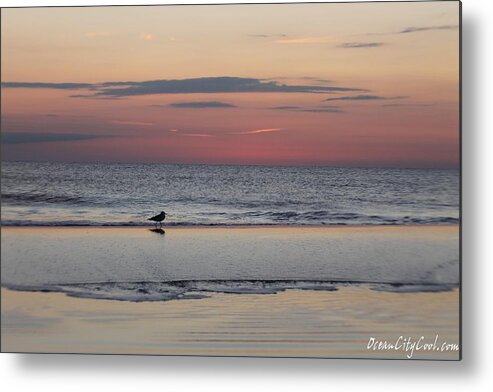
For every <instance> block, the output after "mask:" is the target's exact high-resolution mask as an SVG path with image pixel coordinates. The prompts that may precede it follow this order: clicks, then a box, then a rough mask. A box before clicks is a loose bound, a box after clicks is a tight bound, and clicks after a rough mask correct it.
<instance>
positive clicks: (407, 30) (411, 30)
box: [399, 25, 459, 34]
mask: <svg viewBox="0 0 493 392" xmlns="http://www.w3.org/2000/svg"><path fill="white" fill-rule="evenodd" d="M457 28H459V26H458V25H442V26H425V27H415V26H411V27H407V28H405V29H403V30H401V31H399V34H408V33H417V32H420V31H433V30H455V29H457Z"/></svg>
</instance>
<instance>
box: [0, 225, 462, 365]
mask: <svg viewBox="0 0 493 392" xmlns="http://www.w3.org/2000/svg"><path fill="white" fill-rule="evenodd" d="M457 236H458V227H457V226H454V225H444V226H425V227H423V226H421V227H419V226H379V227H299V226H298V227H236V228H233V227H215V228H209V227H199V228H191V227H182V228H169V229H165V234H164V235H163V234H160V233H156V232H152V231H150V230H149V229H148V228H142V227H139V228H99V227H98V228H89V227H76V228H67V227H64V228H32V227H30V228H18V227H16V228H6V227H4V228H2V286H3V288H2V351H16V352H83V353H97V352H102V353H122V354H123V353H131V354H144V353H145V354H161V355H240V356H246V355H253V356H292V357H326V358H327V357H341V358H344V357H352V358H402V359H406V358H407V357H408V356H410V357H411V358H414V359H419V358H426V359H446V360H453V359H458V358H459V351H456V350H453V349H452V348H451V347H453V346H457V345H458V343H459V291H458V285H457V284H453V279H454V277H455V273H456V272H455V269H454V268H455V267H452V268H450V267H447V265H448V264H447V262H445V263H444V262H442V260H441V258H444V259H445V260H448V258H450V257H451V256H450V255H451V254H452V255H454V254H455V253H456V251H457V250H456V249H455V248H454V247H453V246H452V247H451V246H450V244H454V243H458V242H457ZM435 246H436V248H435ZM389 247H393V248H392V249H393V250H392V252H386V253H384V250H385V249H387V250H388V249H389ZM420 251H422V252H426V254H427V255H428V258H426V257H425V258H423V257H421V256H420ZM358 261H359V263H361V270H360V269H359V267H358ZM409 263H412V266H411V265H410V264H409ZM426 263H430V266H431V267H433V268H431V269H430V268H428V269H426V268H425V265H426ZM433 263H434V264H433ZM421 264H423V265H421ZM266 265H267V266H268V268H266V267H265V266H266ZM192 266H193V269H192ZM303 266H305V267H303ZM436 266H438V267H436ZM435 267H436V268H435ZM447 269H448V270H447ZM419 271H421V272H419ZM430 271H435V273H434V274H431V275H433V279H431V278H430V276H431V275H430ZM437 271H438V272H437ZM440 271H442V272H440ZM256 273H257V276H256V275H255V274H256ZM420 273H421V275H420V276H421V278H420V277H419V276H418V275H419V274H420ZM258 274H262V276H260V275H258ZM314 274H316V275H315V276H316V277H317V279H314ZM426 276H428V278H426ZM457 276H458V275H457ZM350 277H352V279H350ZM364 277H366V279H363V278H364ZM403 278H405V279H407V282H403ZM425 278H426V279H429V280H428V281H426V280H425ZM455 278H456V277H455ZM199 279H200V280H199ZM211 279H212V281H210V280H211ZM249 279H250V280H249ZM254 279H257V280H254ZM259 279H262V280H261V281H260V282H259ZM419 279H421V280H419ZM451 280H452V281H451ZM165 281H166V282H170V281H171V282H175V283H173V285H172V286H170V287H171V288H169V287H168V288H167V289H166V290H164V291H163V289H162V287H161V286H162V285H163V283H159V282H165ZM98 282H99V283H98ZM101 282H105V283H101ZM129 282H130V283H129ZM176 282H178V283H176ZM231 282H233V283H231ZM361 282H363V283H361ZM382 282H391V283H389V284H385V283H382ZM392 282H393V283H392ZM397 282H401V283H397ZM413 282H414V283H413ZM168 284H169V283H168ZM165 286H166V285H165ZM166 287H167V286H166ZM9 288H10V289H9ZM12 289H13V290H12ZM41 291H46V292H41ZM401 336H402V337H401ZM400 337H401V338H400ZM421 337H423V338H421ZM399 338H400V339H399ZM420 338H421V340H420ZM372 339H373V340H372ZM372 341H373V344H370V343H371V342H372ZM379 342H387V343H388V344H394V345H396V346H397V348H395V347H394V348H386V349H382V348H378V343H379ZM406 342H409V343H408V345H407V346H406V344H405V343H406ZM413 342H414V343H415V344H414V349H412V347H413V346H412V343H413ZM382 344H383V343H382ZM382 344H381V345H380V347H382ZM426 344H435V346H434V348H433V349H431V351H430V350H425V349H423V345H424V346H425V347H426ZM449 344H451V345H452V346H448V345H449ZM442 346H443V348H445V349H444V351H442V349H443V348H442ZM369 347H370V348H369ZM406 347H407V348H406ZM456 348H457V347H456Z"/></svg>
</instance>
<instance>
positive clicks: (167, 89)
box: [95, 76, 368, 97]
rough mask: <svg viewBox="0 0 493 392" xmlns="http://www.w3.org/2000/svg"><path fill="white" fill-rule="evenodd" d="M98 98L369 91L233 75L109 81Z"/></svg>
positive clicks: (100, 90) (102, 86) (100, 87)
mask: <svg viewBox="0 0 493 392" xmlns="http://www.w3.org/2000/svg"><path fill="white" fill-rule="evenodd" d="M98 88H99V91H97V92H96V93H95V95H96V96H111V97H128V96H137V95H149V94H193V93H195V94H211V93H253V92H256V93H276V92H277V93H328V92H340V91H355V92H356V91H361V92H364V91H368V90H366V89H361V88H354V87H336V86H317V85H315V86H313V85H312V86H309V85H289V84H282V83H280V82H278V81H266V80H262V79H255V78H240V77H232V76H221V77H204V78H193V79H176V80H166V79H165V80H151V81H144V82H106V83H104V84H101V85H100V86H99V87H98Z"/></svg>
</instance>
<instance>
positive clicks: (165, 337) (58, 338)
mask: <svg viewBox="0 0 493 392" xmlns="http://www.w3.org/2000/svg"><path fill="white" fill-rule="evenodd" d="M436 335H438V341H437V346H438V348H439V350H440V351H424V350H423V349H415V350H414V352H412V351H411V350H410V349H409V350H407V351H406V350H405V345H404V344H402V348H401V349H398V350H392V349H389V350H373V349H368V348H367V346H368V343H369V341H370V339H371V338H372V337H373V338H375V339H376V340H378V341H387V342H389V343H396V342H398V339H399V337H400V336H403V338H406V339H409V338H411V339H412V341H414V342H417V341H418V340H419V338H420V337H421V336H424V340H422V342H421V343H422V346H423V347H424V345H425V344H429V343H430V344H431V343H434V342H435V338H436ZM445 342H446V343H447V344H455V345H458V343H459V308H458V291H457V290H454V291H451V292H442V293H406V294H403V293H387V292H377V291H372V290H369V289H367V288H362V287H356V288H355V287H348V288H342V289H340V290H338V291H334V292H323V291H301V290H288V291H285V292H282V293H278V294H271V295H258V294H256V295H250V294H243V295H232V294H214V295H213V296H211V297H210V298H206V299H200V300H175V301H166V302H141V303H135V302H123V301H108V300H94V299H81V298H71V297H67V296H65V295H64V294H61V293H32V292H16V291H10V290H6V289H3V290H2V351H4V352H5V351H6V352H46V353H113V354H151V355H233V356H272V357H285V356H286V357H325V358H327V357H332V358H336V357H337V358H397V359H406V358H407V357H408V356H411V358H414V359H444V360H456V359H458V358H459V352H458V351H441V350H442V346H443V343H445ZM401 343H404V341H401Z"/></svg>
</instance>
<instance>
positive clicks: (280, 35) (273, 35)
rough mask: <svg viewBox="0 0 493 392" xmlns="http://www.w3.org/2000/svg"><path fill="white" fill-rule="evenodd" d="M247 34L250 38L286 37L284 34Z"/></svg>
mask: <svg viewBox="0 0 493 392" xmlns="http://www.w3.org/2000/svg"><path fill="white" fill-rule="evenodd" d="M247 36H248V37H252V38H272V37H287V35H286V34H247Z"/></svg>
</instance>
